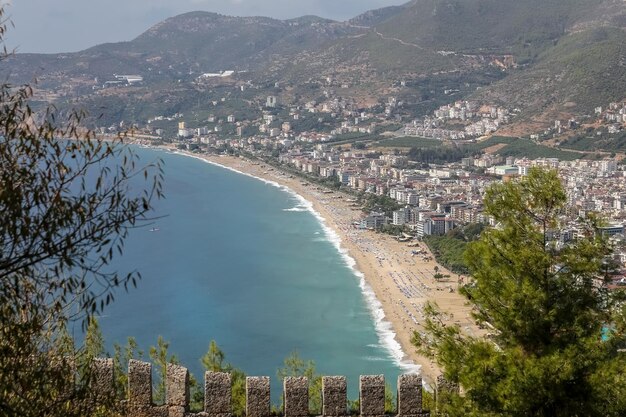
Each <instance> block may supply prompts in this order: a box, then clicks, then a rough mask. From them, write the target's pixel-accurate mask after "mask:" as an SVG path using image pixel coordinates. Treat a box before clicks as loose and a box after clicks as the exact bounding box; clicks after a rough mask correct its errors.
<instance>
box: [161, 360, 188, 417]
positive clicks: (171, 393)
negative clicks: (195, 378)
mask: <svg viewBox="0 0 626 417" xmlns="http://www.w3.org/2000/svg"><path fill="white" fill-rule="evenodd" d="M165 404H167V405H168V406H177V407H183V408H184V409H187V408H188V407H189V371H187V368H185V367H183V366H180V365H174V364H167V375H166V379H165Z"/></svg>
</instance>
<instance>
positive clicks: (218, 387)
mask: <svg viewBox="0 0 626 417" xmlns="http://www.w3.org/2000/svg"><path fill="white" fill-rule="evenodd" d="M231 385H232V383H231V376H230V374H228V373H225V372H206V373H205V374H204V411H205V413H206V414H208V415H209V416H212V417H217V416H220V417H228V416H230V415H231V414H232V389H231Z"/></svg>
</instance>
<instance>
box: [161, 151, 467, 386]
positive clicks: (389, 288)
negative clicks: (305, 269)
mask: <svg viewBox="0 0 626 417" xmlns="http://www.w3.org/2000/svg"><path fill="white" fill-rule="evenodd" d="M163 149H167V150H169V151H174V152H176V153H179V154H182V155H185V156H189V157H193V158H197V159H201V160H203V161H206V162H208V163H211V164H214V165H218V166H221V167H222V168H225V169H229V170H232V171H234V172H237V173H239V174H244V175H248V176H251V177H253V178H256V179H258V180H262V181H264V182H267V183H270V184H272V185H274V186H277V187H280V188H283V189H285V190H286V191H288V192H290V193H292V194H293V195H294V196H296V197H297V198H298V199H299V201H300V204H299V205H298V207H296V208H295V209H296V210H299V211H305V210H307V211H310V212H311V213H312V214H313V215H314V216H316V217H317V219H318V221H319V222H320V223H321V224H322V225H323V227H324V230H325V233H326V238H327V239H328V240H329V241H330V242H331V243H332V244H333V245H334V246H335V247H336V248H337V250H338V251H339V252H340V254H341V255H342V256H343V257H344V260H345V261H346V264H347V265H348V266H349V267H350V268H351V269H352V270H353V273H354V275H355V276H356V277H357V278H358V279H359V286H360V288H361V292H362V294H363V296H364V297H365V298H366V302H367V304H368V307H369V308H370V312H371V314H372V318H373V319H374V322H375V326H376V330H377V333H378V337H379V341H380V343H381V344H382V345H384V347H385V348H386V349H387V350H388V351H389V353H390V356H391V357H393V359H394V360H395V361H396V363H397V364H398V366H399V367H400V368H402V369H403V370H404V371H406V372H416V371H417V372H419V373H420V374H421V375H422V378H423V379H424V382H425V383H426V384H429V385H433V381H435V379H436V377H437V376H438V375H439V374H440V373H441V372H440V371H439V369H438V367H437V365H436V364H435V363H433V362H432V361H431V360H429V359H428V358H425V357H423V356H421V355H419V354H417V352H416V349H415V347H414V346H413V345H412V344H411V337H412V335H413V332H414V331H421V330H422V329H423V327H422V323H423V321H424V314H423V305H424V303H425V302H427V301H430V302H436V303H437V304H438V306H439V308H440V309H441V311H442V312H443V313H444V314H443V317H444V321H445V322H446V323H449V324H453V323H456V324H458V325H460V326H461V328H462V329H464V331H467V332H470V334H471V333H475V332H478V329H476V328H475V326H474V325H473V321H472V320H471V318H470V308H469V307H468V306H466V300H465V298H464V297H462V296H461V295H459V294H458V291H457V290H458V283H457V275H456V274H453V273H450V272H448V271H447V270H446V269H445V268H443V267H442V266H441V265H438V264H436V263H435V262H434V260H431V259H428V258H427V257H421V256H419V255H412V254H411V251H412V250H415V249H423V250H424V249H425V250H427V247H426V245H424V244H423V243H420V246H419V247H417V248H415V247H407V244H406V242H405V243H401V242H398V241H397V240H395V239H394V238H393V237H391V236H388V235H384V234H380V233H376V232H373V231H369V230H357V229H355V228H353V227H352V222H353V221H355V220H357V219H359V218H360V217H361V212H360V210H355V208H354V207H350V205H349V203H348V202H347V201H346V198H348V197H349V196H347V195H345V194H344V193H341V192H333V193H332V194H326V193H323V192H322V191H321V190H319V189H317V187H316V186H314V185H304V183H303V180H302V179H301V178H297V177H294V178H289V177H288V175H286V174H284V173H282V172H281V171H280V170H279V169H276V168H273V167H270V166H267V165H265V164H264V163H256V162H255V163H253V162H252V161H249V160H247V159H242V158H238V157H231V156H217V155H204V154H193V153H189V152H185V151H179V150H174V149H171V148H163ZM338 196H341V198H337V197H338ZM435 267H438V271H439V272H440V273H442V274H445V275H450V276H451V279H450V281H447V282H437V281H436V280H435V279H434V277H433V276H434V274H435V273H436V272H435Z"/></svg>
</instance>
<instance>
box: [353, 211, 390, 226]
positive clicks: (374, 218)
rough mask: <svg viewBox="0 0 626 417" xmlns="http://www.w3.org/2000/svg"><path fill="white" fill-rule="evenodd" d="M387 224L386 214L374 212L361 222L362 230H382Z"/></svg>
mask: <svg viewBox="0 0 626 417" xmlns="http://www.w3.org/2000/svg"><path fill="white" fill-rule="evenodd" d="M384 224H385V214H384V213H378V212H375V211H372V212H371V213H370V214H369V215H368V216H367V217H365V218H364V219H363V220H361V223H360V225H359V227H360V228H361V229H380V228H381V227H383V225H384Z"/></svg>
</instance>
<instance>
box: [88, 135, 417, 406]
mask: <svg viewBox="0 0 626 417" xmlns="http://www.w3.org/2000/svg"><path fill="white" fill-rule="evenodd" d="M135 151H136V152H137V154H138V155H139V157H140V160H141V164H147V163H150V162H152V161H155V160H157V159H159V158H160V159H162V161H163V162H164V169H165V182H164V192H165V196H166V197H165V199H163V200H160V201H157V202H156V211H155V213H154V215H155V217H156V219H155V220H154V221H153V222H152V223H151V224H149V225H146V226H145V227H142V228H138V229H134V230H132V231H131V234H130V236H129V237H128V239H127V241H126V244H125V247H124V253H123V255H122V256H121V257H117V258H116V259H115V261H114V266H115V268H116V269H117V270H119V271H120V272H129V271H133V270H138V271H139V272H140V273H141V275H142V279H141V280H140V281H139V282H138V286H137V288H136V289H130V290H129V291H128V292H124V291H123V290H121V291H118V292H117V293H116V297H115V301H114V302H113V303H112V304H111V305H110V306H108V307H107V308H106V309H105V310H104V312H103V313H102V315H101V316H100V318H99V322H100V325H101V328H102V332H103V335H104V337H105V341H106V344H107V348H108V350H109V351H112V346H113V344H114V343H117V344H121V345H124V344H125V343H126V341H127V338H128V337H134V338H135V339H136V341H137V342H138V344H139V347H140V349H142V350H144V351H145V352H146V353H147V352H148V349H149V346H153V345H156V342H157V338H158V337H159V336H162V337H163V338H164V339H165V340H166V341H167V342H169V353H171V354H175V355H176V356H177V357H178V359H179V360H180V362H181V363H182V364H183V365H185V366H187V367H188V368H189V370H190V372H192V373H193V374H195V375H196V376H197V377H198V379H200V380H201V379H202V375H203V369H202V367H201V364H200V358H201V357H202V355H203V354H204V353H205V352H206V351H207V349H208V346H209V343H210V341H211V340H215V341H216V343H217V344H218V346H219V347H220V348H221V349H222V350H223V352H224V353H225V356H226V361H227V362H229V363H231V364H233V365H234V366H235V367H238V368H240V369H242V370H243V371H244V372H245V373H246V374H248V375H254V376H270V377H271V380H272V387H271V390H272V398H273V401H274V402H277V401H278V398H279V396H280V393H281V391H282V389H281V382H280V381H278V379H277V378H276V371H277V369H278V368H280V367H281V366H283V361H284V359H285V358H286V357H287V356H289V355H290V354H291V353H292V352H294V351H297V352H298V355H299V356H300V357H301V358H302V359H305V360H312V361H314V362H315V365H316V370H317V372H318V373H320V374H323V375H345V376H346V377H347V378H348V391H349V396H350V397H351V398H357V397H358V384H359V375H369V374H384V375H385V377H386V381H387V382H388V383H389V384H390V385H391V386H392V387H394V388H395V385H396V379H397V376H398V375H399V374H401V373H405V372H415V371H416V370H417V368H416V367H415V365H412V364H411V363H407V362H403V361H402V356H403V353H402V350H401V348H400V345H399V344H398V343H397V342H396V340H395V339H394V333H393V331H392V330H391V326H390V324H389V323H388V322H386V321H385V319H384V314H383V312H382V308H381V305H380V303H379V302H378V301H377V300H376V298H375V296H374V294H373V292H372V290H371V289H370V288H369V287H368V285H367V284H366V283H365V281H364V279H363V276H362V275H361V274H360V273H359V272H358V271H357V270H356V269H355V267H354V266H355V263H354V260H353V259H352V258H350V257H349V256H348V254H347V253H346V252H345V251H344V250H343V249H342V248H341V244H340V240H339V238H338V236H337V235H336V234H335V233H334V232H333V231H332V230H331V229H329V228H328V227H327V226H326V225H325V224H324V222H323V220H322V218H321V217H320V216H319V215H318V214H317V213H316V212H315V211H314V210H313V209H312V206H311V204H310V203H309V202H308V201H306V200H304V199H303V198H302V197H300V196H298V195H297V194H295V193H294V192H292V191H290V190H289V189H287V188H285V187H282V186H279V185H278V184H276V183H273V182H271V181H264V180H261V179H259V178H255V177H252V176H249V175H245V174H242V173H238V172H234V171H233V170H231V169H227V168H224V167H220V166H216V165H214V164H210V163H208V162H206V161H204V160H201V159H198V158H194V157H190V156H185V155H181V154H176V153H172V152H168V151H163V150H156V149H146V148H139V147H137V148H136V149H135ZM146 356H147V354H146Z"/></svg>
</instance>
